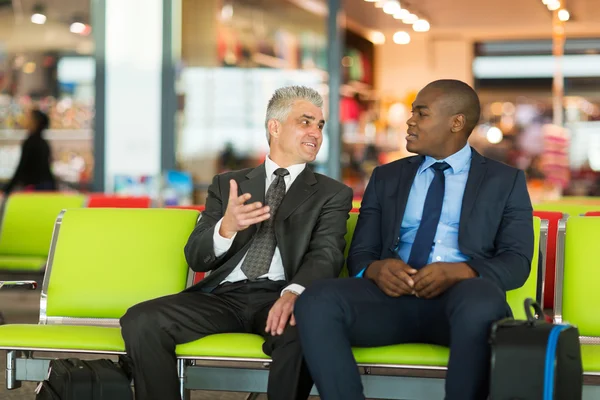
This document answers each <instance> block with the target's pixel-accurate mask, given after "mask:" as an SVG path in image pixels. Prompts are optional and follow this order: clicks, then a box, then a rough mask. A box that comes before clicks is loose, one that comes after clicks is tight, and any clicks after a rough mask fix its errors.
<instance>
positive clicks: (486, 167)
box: [348, 149, 534, 291]
mask: <svg viewBox="0 0 600 400" xmlns="http://www.w3.org/2000/svg"><path fill="white" fill-rule="evenodd" d="M423 159H424V157H423V156H414V157H408V158H404V159H401V160H398V161H395V162H392V163H390V164H387V165H383V166H380V167H377V168H375V170H374V171H373V174H372V176H371V180H370V181H369V184H368V186H367V189H366V191H365V195H364V198H363V200H362V205H361V209H360V216H359V218H358V223H357V226H356V230H355V232H354V237H353V240H352V245H351V247H350V253H349V255H348V268H349V270H350V273H351V275H356V274H357V273H359V272H360V271H361V270H362V269H363V268H365V267H367V266H368V265H369V264H370V263H372V262H373V261H376V260H383V259H387V258H394V257H396V254H395V252H394V249H395V248H396V246H397V244H398V241H399V233H400V225H401V224H402V219H403V217H404V210H405V208H406V202H407V200H408V195H409V192H410V189H411V186H412V183H413V180H414V178H415V176H416V173H417V170H418V169H419V166H420V165H421V162H422V161H423ZM446 196H452V193H446ZM532 212H533V210H532V207H531V201H530V199H529V194H528V192H527V186H526V182H525V174H524V173H523V171H520V170H517V169H515V168H512V167H509V166H508V165H505V164H502V163H500V162H497V161H494V160H490V159H488V158H485V157H483V156H481V155H480V154H479V153H477V152H476V151H475V150H474V149H473V155H472V159H471V169H470V171H469V177H468V178H467V185H466V187H465V193H464V197H463V202H462V211H461V215H460V225H459V231H458V243H459V250H460V251H461V252H462V253H463V254H465V255H466V256H468V257H470V258H471V260H469V261H466V263H467V264H469V266H470V267H471V268H473V269H474V270H475V271H476V272H477V273H478V274H479V276H481V277H483V278H485V279H490V280H492V281H493V282H495V283H496V284H497V285H498V286H499V287H500V288H502V289H503V290H505V291H506V290H512V289H516V288H518V287H521V286H523V284H524V283H525V281H526V280H527V277H528V276H529V272H530V268H531V259H532V256H533V251H534V249H533V244H534V237H533V216H532ZM404 261H406V260H404Z"/></svg>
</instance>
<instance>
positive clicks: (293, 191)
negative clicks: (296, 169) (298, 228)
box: [275, 167, 317, 221]
mask: <svg viewBox="0 0 600 400" xmlns="http://www.w3.org/2000/svg"><path fill="white" fill-rule="evenodd" d="M316 184H317V178H315V174H314V173H313V172H312V171H311V170H310V168H308V167H306V168H304V170H303V171H302V172H301V173H300V175H298V177H297V178H296V179H295V180H294V183H292V186H291V187H290V188H289V190H288V191H287V193H286V194H285V197H284V198H283V201H282V202H281V205H280V206H279V210H278V211H277V215H276V216H275V219H276V220H277V221H283V220H284V219H286V218H288V217H289V216H290V215H291V214H292V213H293V212H294V211H295V210H296V209H297V208H298V207H299V206H300V204H302V203H304V202H305V201H306V200H308V198H309V197H311V196H312V195H313V194H314V193H315V192H316V191H317V187H316Z"/></svg>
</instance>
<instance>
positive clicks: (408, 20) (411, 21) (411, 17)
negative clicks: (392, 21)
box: [402, 14, 419, 25]
mask: <svg viewBox="0 0 600 400" xmlns="http://www.w3.org/2000/svg"><path fill="white" fill-rule="evenodd" d="M418 20H419V17H417V16H416V15H415V14H408V15H407V16H406V17H405V18H402V22H404V23H405V24H409V25H410V24H414V23H415V22H417V21H418Z"/></svg>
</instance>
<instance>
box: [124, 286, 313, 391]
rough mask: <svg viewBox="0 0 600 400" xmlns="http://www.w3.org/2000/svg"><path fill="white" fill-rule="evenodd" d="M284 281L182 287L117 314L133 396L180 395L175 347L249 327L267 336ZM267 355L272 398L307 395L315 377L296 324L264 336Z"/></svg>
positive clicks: (248, 329) (247, 330)
mask: <svg viewBox="0 0 600 400" xmlns="http://www.w3.org/2000/svg"><path fill="white" fill-rule="evenodd" d="M283 285H284V282H273V281H258V282H252V283H234V284H226V285H222V286H219V287H217V288H216V289H215V290H214V291H213V292H211V293H204V292H200V291H186V292H182V293H179V294H175V295H171V296H166V297H162V298H159V299H155V300H150V301H147V302H144V303H140V304H138V305H135V306H133V307H131V308H130V309H129V310H128V311H127V313H126V314H125V315H124V316H123V317H122V318H121V330H122V335H123V339H124V340H125V347H126V350H127V354H128V355H129V357H130V358H131V360H132V362H133V379H134V385H135V397H136V399H137V400H154V399H156V400H171V399H172V400H175V399H180V398H181V396H180V394H179V381H178V378H177V360H176V357H175V346H176V345H177V344H181V343H187V342H191V341H194V340H196V339H199V338H202V337H204V336H207V335H210V334H214V333H226V332H232V333H233V332H247V333H255V334H259V335H263V336H266V333H265V326H266V322H267V316H268V314H269V310H270V309H271V306H272V305H273V304H274V303H275V301H276V300H277V299H278V298H279V296H280V292H281V289H282V288H283ZM263 350H264V351H265V353H266V354H268V355H270V356H271V357H272V359H273V363H272V364H271V367H270V372H269V382H268V396H269V399H271V400H305V399H306V398H308V395H309V393H310V390H311V389H312V385H313V382H312V380H311V378H310V374H309V373H308V369H307V367H306V365H305V363H304V360H303V358H302V352H301V349H300V344H299V341H298V339H297V330H296V328H295V327H293V326H290V325H289V324H288V326H287V327H286V329H285V331H284V333H283V335H281V336H270V335H269V336H266V342H265V344H264V345H263Z"/></svg>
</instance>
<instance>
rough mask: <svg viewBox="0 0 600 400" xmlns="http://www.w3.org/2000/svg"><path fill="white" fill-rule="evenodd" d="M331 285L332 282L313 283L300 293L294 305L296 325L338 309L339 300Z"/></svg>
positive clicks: (333, 286)
mask: <svg viewBox="0 0 600 400" xmlns="http://www.w3.org/2000/svg"><path fill="white" fill-rule="evenodd" d="M333 283H334V281H332V280H324V281H319V282H315V283H313V284H312V285H311V286H310V287H308V288H307V289H306V290H305V291H304V292H303V293H302V295H301V296H300V297H299V298H298V300H296V304H295V305H294V316H295V318H296V321H297V322H298V323H301V322H300V321H306V320H308V319H314V318H315V317H317V316H319V315H323V314H325V313H331V312H332V310H335V309H340V307H339V300H340V298H339V295H338V294H337V291H336V288H335V285H333ZM306 323H310V321H308V322H306Z"/></svg>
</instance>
